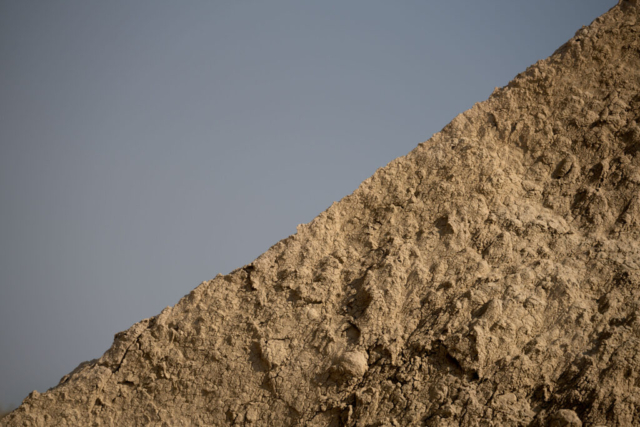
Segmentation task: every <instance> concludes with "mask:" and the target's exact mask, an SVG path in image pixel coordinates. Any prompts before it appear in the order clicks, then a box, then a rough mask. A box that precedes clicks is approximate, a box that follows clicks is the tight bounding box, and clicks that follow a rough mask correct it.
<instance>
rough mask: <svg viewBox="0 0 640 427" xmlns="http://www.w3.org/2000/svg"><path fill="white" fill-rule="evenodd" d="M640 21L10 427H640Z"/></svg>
mask: <svg viewBox="0 0 640 427" xmlns="http://www.w3.org/2000/svg"><path fill="white" fill-rule="evenodd" d="M639 9H640V4H639V3H638V1H637V0H635V1H621V2H620V4H619V5H617V6H615V7H614V8H613V9H611V10H610V11H609V12H608V13H606V14H605V15H603V16H601V17H600V18H598V19H597V20H596V21H594V23H593V24H592V25H590V26H589V27H585V28H583V29H581V30H580V31H578V32H577V33H576V35H575V37H574V38H573V39H571V40H570V41H569V42H568V43H566V44H565V45H564V46H562V47H561V48H560V49H559V50H558V51H557V52H556V53H554V55H553V56H551V57H550V58H548V59H546V60H543V61H540V62H538V63H537V64H535V65H533V66H531V67H530V68H529V69H527V70H526V71H525V72H524V73H522V74H520V75H518V76H517V77H516V78H515V79H514V80H513V81H512V82H511V83H509V85H508V86H507V87H504V88H501V89H496V90H495V92H494V93H493V94H492V95H491V97H490V98H489V99H488V100H487V101H485V102H483V103H479V104H476V105H475V106H474V107H473V108H472V109H470V110H469V111H467V112H465V113H463V114H461V115H460V116H458V117H457V118H456V119H455V120H453V121H452V122H451V123H450V124H449V125H447V126H446V127H445V128H444V129H443V130H442V131H441V132H440V133H438V134H436V135H434V136H433V137H432V138H431V139H430V140H429V141H427V142H425V143H422V144H420V145H419V146H418V147H417V148H416V149H415V150H413V151H412V152H411V153H409V154H408V155H407V156H405V157H402V158H399V159H396V160H394V161H393V162H391V163H390V164H389V165H387V166H386V167H385V168H382V169H380V170H378V171H377V172H376V173H375V174H374V175H373V176H372V177H371V178H369V179H367V180H366V181H365V182H363V183H362V185H361V186H360V187H359V188H358V189H357V190H356V191H355V192H354V193H353V194H351V195H350V196H347V197H345V198H344V199H343V200H342V201H340V202H339V203H335V204H333V205H332V206H331V207H330V208H329V209H327V210H326V211H325V212H323V213H322V214H320V215H319V216H318V217H317V218H316V219H314V220H313V221H312V222H311V223H309V224H307V225H301V226H299V228H298V232H297V234H295V235H293V236H291V237H289V238H287V239H285V240H283V241H281V242H279V243H277V244H276V245H275V246H273V247H272V248H271V249H269V250H268V251H267V252H266V253H265V254H263V255H262V256H260V257H259V258H258V259H257V260H255V261H254V262H253V263H251V264H249V265H247V266H245V267H243V268H241V269H238V270H236V271H234V272H232V273H231V274H229V275H226V276H222V275H219V276H217V277H216V278H215V279H213V280H211V281H208V282H204V283H202V284H201V285H200V286H198V287H197V288H196V289H195V290H194V291H192V292H191V293H190V294H189V295H187V296H185V297H184V298H183V299H182V300H181V301H180V302H179V303H178V304H177V305H176V306H174V307H168V308H167V309H165V310H164V311H163V312H162V313H161V314H159V315H158V316H156V317H153V318H150V319H145V320H143V321H142V322H140V323H137V324H136V325H134V326H132V327H131V328H130V329H129V330H127V331H125V332H122V333H119V334H118V335H116V338H115V341H114V344H113V346H112V347H111V349H109V350H108V351H107V352H106V353H105V354H104V355H103V356H102V357H101V358H100V359H98V360H94V361H91V362H86V363H84V364H82V365H81V366H79V367H78V368H77V369H76V370H74V371H73V372H72V373H70V374H69V375H67V376H65V377H64V378H63V379H62V380H61V381H60V384H59V385H58V386H57V387H55V388H53V389H51V390H49V391H48V392H46V393H43V394H37V393H35V392H34V393H32V394H31V395H30V396H29V397H28V398H27V399H25V401H24V402H23V404H22V405H21V406H20V407H19V408H18V409H17V410H16V411H14V412H13V413H12V414H11V415H9V416H8V417H7V418H5V419H4V420H3V421H2V422H1V424H2V425H5V426H40V425H47V426H49V425H52V426H53V425H55V426H58V425H60V426H67V425H68V426H71V425H73V426H76V425H78V426H80V425H81V426H123V425H157V426H190V425H194V426H205V425H256V426H261V425H262V426H266V425H269V426H279V425H282V426H286V425H307V426H341V425H345V426H398V425H426V426H450V425H464V426H492V425H495V426H505V425H506V426H508V425H514V426H515V425H533V426H542V425H552V426H580V425H607V426H611V425H622V426H628V425H640V318H639V312H640V271H639V266H640V243H639V240H638V238H639V236H640V125H639V124H638V122H640V92H639V88H640V21H639V19H638V18H639V16H638V15H639V13H640V12H639Z"/></svg>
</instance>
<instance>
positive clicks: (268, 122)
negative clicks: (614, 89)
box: [0, 0, 616, 406]
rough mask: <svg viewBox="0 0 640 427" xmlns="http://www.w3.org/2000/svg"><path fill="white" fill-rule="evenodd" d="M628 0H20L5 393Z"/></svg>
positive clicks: (273, 231)
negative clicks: (617, 1)
mask: <svg viewBox="0 0 640 427" xmlns="http://www.w3.org/2000/svg"><path fill="white" fill-rule="evenodd" d="M615 3H616V2H615V0H610V1H605V0H540V1H536V2H532V1H524V0H521V1H517V0H516V1H514V0H510V1H507V0H493V1H491V0H487V1H482V2H479V1H477V0H473V1H471V0H467V1H462V0H459V1H455V2H428V1H417V0H406V1H381V0H349V1H344V0H322V1H314V2H311V1H293V0H292V1H281V0H273V1H257V0H243V1H238V0H236V1H223V0H220V1H204V0H191V1H181V2H177V1H173V0H171V1H169V0H137V1H135V2H132V1H130V0H110V1H86V0H73V1H72V0H56V1H48V0H40V1H35V0H34V1H23V0H0V404H3V405H5V406H16V405H18V404H19V403H20V402H21V401H22V399H23V398H24V397H26V395H27V394H28V393H29V392H31V391H32V390H38V391H39V392H44V391H46V390H47V389H48V388H50V387H53V386H55V385H56V384H57V383H58V381H59V380H60V378H61V377H62V376H64V375H65V374H67V373H68V372H70V371H71V370H73V369H74V368H75V367H76V366H77V365H78V364H79V363H81V362H83V361H85V360H90V359H94V358H98V357H100V356H101V355H102V353H104V352H105V351H106V350H107V349H108V348H109V346H110V345H111V343H112V341H113V335H114V334H115V333H116V332H118V331H121V330H125V329H127V328H129V327H130V326H131V325H132V324H133V323H135V322H137V321H139V320H141V319H143V318H147V317H151V316H154V315H156V314H158V313H159V312H160V311H161V310H162V309H163V308H164V307H166V306H168V305H173V304H175V303H176V302H177V301H178V300H179V299H180V298H181V297H182V296H183V295H185V294H187V293H189V292H190V291H191V289H193V288H195V287H196V286H197V285H198V284H199V283H200V282H202V281H205V280H210V279H212V278H213V277H215V276H216V275H217V274H218V273H222V274H226V273H228V272H230V271H232V270H234V269H236V268H238V267H242V266H243V265H246V264H248V263H250V262H251V261H253V259H255V258H256V257H257V256H258V255H260V254H261V253H262V252H264V251H265V250H267V249H268V248H269V247H270V246H271V245H273V244H275V243H276V242H278V241H279V240H281V239H283V238H286V237H287V236H289V235H290V234H293V233H295V230H296V226H297V225H298V224H300V223H307V222H309V221H311V220H312V219H313V218H314V217H315V216H316V215H318V214H319V213H320V212H322V211H323V210H325V209H326V208H328V207H329V206H330V205H331V203H332V202H333V201H337V200H340V199H341V198H342V197H344V196H346V195H348V194H350V193H351V192H353V191H354V190H355V189H356V188H357V187H358V185H359V184H360V182H361V181H363V180H365V179H366V178H367V177H369V176H370V175H372V174H373V173H374V172H375V170H376V169H377V168H379V167H382V166H384V165H386V164H387V163H388V162H390V161H391V160H393V159H394V158H396V157H399V156H403V155H405V154H407V153H408V152H409V151H411V150H412V149H413V148H414V147H415V146H416V145H418V144H419V143H420V142H422V141H426V140H427V139H429V138H430V137H431V135H433V134H434V133H436V132H438V131H439V130H440V129H442V128H443V127H444V126H445V125H446V124H447V123H448V122H449V121H450V120H451V119H453V118H454V117H455V116H456V115H458V114H459V113H461V112H463V111H465V110H467V109H469V108H470V107H472V106H473V104H474V103H476V102H481V101H483V100H485V99H486V98H487V97H488V96H489V95H490V94H491V92H492V91H493V89H494V88H495V87H501V86H505V85H506V84H507V83H508V82H509V80H510V79H512V78H513V77H514V76H515V75H516V74H518V73H519V72H521V71H524V70H525V69H526V68H527V67H528V66H529V65H531V64H533V63H535V62H536V61H537V60H539V59H543V58H545V57H547V56H549V55H551V54H552V53H553V52H554V51H555V50H556V49H557V48H558V47H559V46H560V45H562V44H563V43H564V42H565V41H567V40H568V39H569V38H571V37H572V36H573V35H574V33H575V32H576V31H577V30H578V29H580V28H581V26H583V25H588V24H589V23H590V22H591V21H593V20H594V19H595V18H596V17H598V16H599V15H601V14H602V13H604V12H606V11H607V10H608V9H609V8H611V7H612V6H614V5H615Z"/></svg>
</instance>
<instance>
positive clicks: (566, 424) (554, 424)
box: [549, 409, 582, 427]
mask: <svg viewBox="0 0 640 427" xmlns="http://www.w3.org/2000/svg"><path fill="white" fill-rule="evenodd" d="M549 425H550V426H551V427H582V421H580V418H578V414H576V413H575V412H574V411H572V410H570V409H560V410H559V411H558V412H556V413H555V415H554V416H553V418H552V419H551V424H549Z"/></svg>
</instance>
